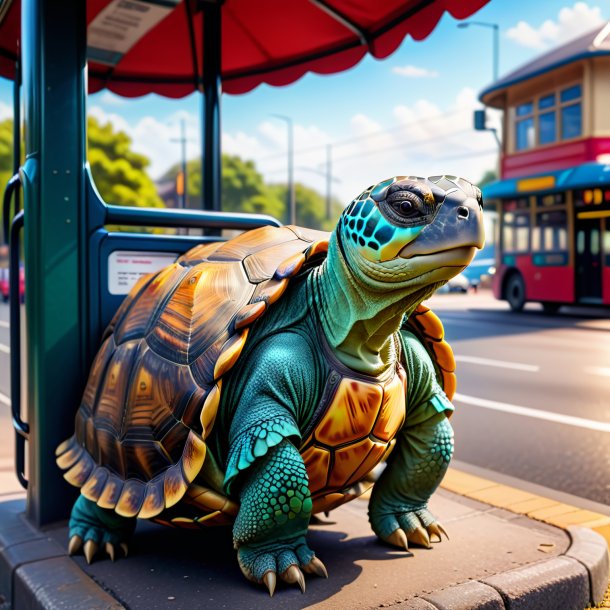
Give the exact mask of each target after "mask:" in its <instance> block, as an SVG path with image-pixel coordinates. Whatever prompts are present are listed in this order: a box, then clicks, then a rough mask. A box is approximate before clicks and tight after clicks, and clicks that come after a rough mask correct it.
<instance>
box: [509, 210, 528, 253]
mask: <svg viewBox="0 0 610 610" xmlns="http://www.w3.org/2000/svg"><path fill="white" fill-rule="evenodd" d="M529 237H530V215H529V212H519V213H513V212H508V213H506V214H505V215H504V223H503V230H502V242H503V247H504V251H505V252H527V251H528V250H529Z"/></svg>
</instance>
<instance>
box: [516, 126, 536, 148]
mask: <svg viewBox="0 0 610 610" xmlns="http://www.w3.org/2000/svg"><path fill="white" fill-rule="evenodd" d="M515 129H516V134H515V135H516V138H515V139H516V145H517V150H525V149H527V148H532V147H533V146H534V143H535V141H536V131H535V129H534V119H533V118H530V119H524V120H523V121H518V122H517V123H516V124H515Z"/></svg>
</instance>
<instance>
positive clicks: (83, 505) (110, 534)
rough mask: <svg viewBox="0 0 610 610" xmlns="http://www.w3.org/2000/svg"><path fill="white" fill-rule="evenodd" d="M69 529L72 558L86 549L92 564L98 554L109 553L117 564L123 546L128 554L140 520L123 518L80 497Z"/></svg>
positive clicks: (69, 549)
mask: <svg viewBox="0 0 610 610" xmlns="http://www.w3.org/2000/svg"><path fill="white" fill-rule="evenodd" d="M68 527H69V539H70V544H69V548H68V552H69V553H70V555H74V554H75V553H77V552H78V551H79V550H80V549H81V547H82V548H83V553H84V554H85V557H86V559H87V563H91V561H92V559H93V557H94V556H95V555H96V553H97V552H98V551H103V552H105V553H107V554H108V555H109V556H110V558H111V559H112V560H113V561H114V558H115V556H116V553H117V552H118V548H119V547H120V548H121V549H122V551H123V553H124V555H127V548H128V547H127V542H128V541H129V539H130V538H131V536H132V534H133V532H134V530H135V529H136V519H135V517H134V518H127V517H121V516H120V515H117V514H116V513H115V512H114V511H113V510H107V509H105V508H100V507H99V506H98V505H97V504H96V503H95V502H91V500H87V498H85V497H84V496H79V497H78V499H77V500H76V502H75V503H74V506H73V507H72V513H71V514H70V522H69V525H68Z"/></svg>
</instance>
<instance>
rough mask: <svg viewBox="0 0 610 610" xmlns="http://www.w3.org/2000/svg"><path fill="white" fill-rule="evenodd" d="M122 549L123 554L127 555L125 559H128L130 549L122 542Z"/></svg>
mask: <svg viewBox="0 0 610 610" xmlns="http://www.w3.org/2000/svg"><path fill="white" fill-rule="evenodd" d="M121 549H122V550H123V554H124V555H125V557H127V555H128V553H129V547H128V546H127V544H126V543H125V542H121Z"/></svg>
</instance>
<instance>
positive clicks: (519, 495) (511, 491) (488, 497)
mask: <svg viewBox="0 0 610 610" xmlns="http://www.w3.org/2000/svg"><path fill="white" fill-rule="evenodd" d="M469 497H471V498H473V499H475V500H480V501H481V502H487V504H496V503H500V504H502V506H510V505H512V504H516V503H517V502H523V501H524V500H533V499H535V497H536V496H534V495H533V494H531V493H528V492H526V491H521V490H520V489H515V488H514V487H509V486H508V485H496V486H495V487H488V488H486V489H481V490H478V491H473V492H471V493H470V494H469Z"/></svg>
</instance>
